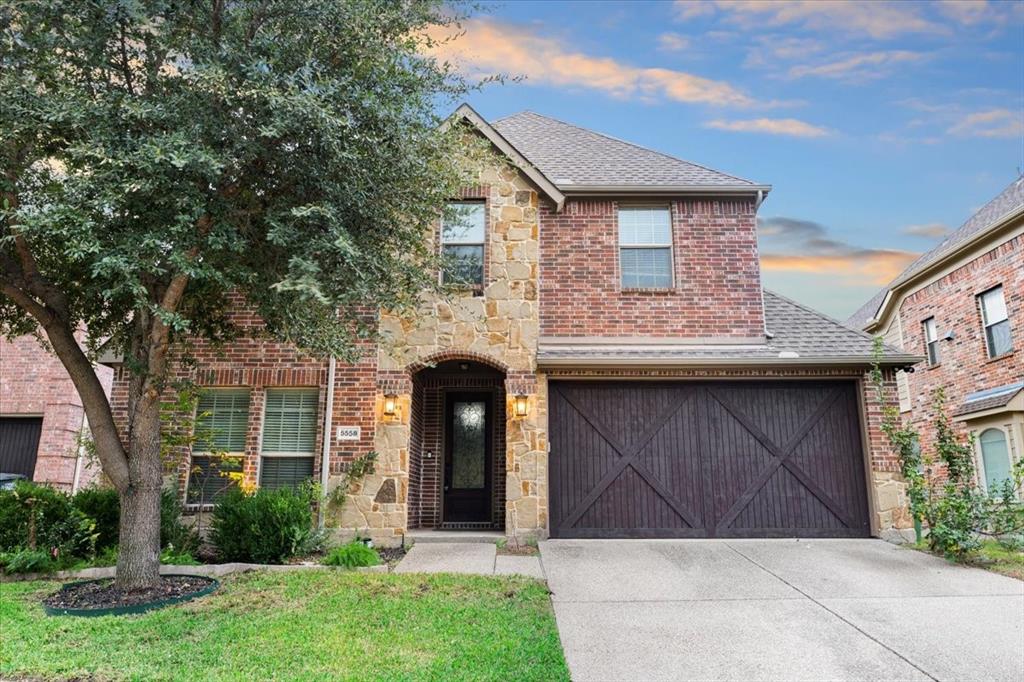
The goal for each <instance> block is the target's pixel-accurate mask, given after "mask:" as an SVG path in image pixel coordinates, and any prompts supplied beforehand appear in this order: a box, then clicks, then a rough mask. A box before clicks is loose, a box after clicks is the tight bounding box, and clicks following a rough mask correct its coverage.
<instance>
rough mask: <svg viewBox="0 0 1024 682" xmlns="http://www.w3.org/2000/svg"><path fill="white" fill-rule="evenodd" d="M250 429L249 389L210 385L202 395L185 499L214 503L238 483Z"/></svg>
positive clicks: (187, 500)
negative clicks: (216, 387) (214, 387)
mask: <svg viewBox="0 0 1024 682" xmlns="http://www.w3.org/2000/svg"><path fill="white" fill-rule="evenodd" d="M248 430H249V389H247V388H242V389H209V390H206V391H204V392H203V393H202V395H200V396H199V403H198V405H197V406H196V420H195V429H194V431H193V437H194V439H195V441H194V442H193V444H192V461H191V468H190V470H189V476H188V487H187V488H186V495H185V501H186V503H188V504H196V505H207V504H214V503H216V502H217V500H219V499H220V498H221V497H222V496H223V495H224V494H225V493H227V491H228V490H230V489H231V488H232V487H234V486H236V485H237V480H236V479H237V476H235V477H232V475H231V474H238V473H241V471H242V462H243V460H244V458H245V436H246V433H247V432H248Z"/></svg>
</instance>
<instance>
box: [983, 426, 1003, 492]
mask: <svg viewBox="0 0 1024 682" xmlns="http://www.w3.org/2000/svg"><path fill="white" fill-rule="evenodd" d="M978 443H979V444H980V445H981V464H982V468H983V469H984V470H985V471H984V473H985V489H986V490H988V492H990V493H998V492H1000V491H1002V489H1003V484H1004V483H1005V482H1006V481H1007V480H1008V479H1009V478H1010V450H1009V449H1008V448H1007V447H1006V434H1005V433H1003V432H1002V430H1001V429H986V430H984V431H982V432H981V437H980V438H979V439H978Z"/></svg>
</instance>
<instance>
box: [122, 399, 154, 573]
mask: <svg viewBox="0 0 1024 682" xmlns="http://www.w3.org/2000/svg"><path fill="white" fill-rule="evenodd" d="M133 383H135V382H133ZM140 383H142V382H138V383H135V385H136V386H138V385H139V384H140ZM140 388H141V387H140ZM151 393H153V392H152V391H148V392H147V393H146V394H144V395H142V396H140V397H139V400H138V401H131V402H134V403H135V405H136V406H137V408H138V409H137V411H136V412H135V413H134V414H130V415H129V419H130V420H131V425H130V427H129V432H130V433H131V440H130V443H129V450H128V477H129V483H128V487H127V489H126V490H123V491H121V493H120V497H121V523H120V543H121V544H120V547H119V551H118V556H117V578H116V584H117V587H119V588H121V589H123V590H137V589H141V588H145V587H150V586H152V585H155V584H156V583H157V581H158V580H159V578H160V489H161V486H162V484H163V476H162V464H161V461H160V401H159V399H158V398H157V397H155V396H154V395H151Z"/></svg>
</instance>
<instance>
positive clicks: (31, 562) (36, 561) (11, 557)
mask: <svg viewBox="0 0 1024 682" xmlns="http://www.w3.org/2000/svg"><path fill="white" fill-rule="evenodd" d="M0 569H3V572H4V573H8V574H12V575H13V574H15V573H51V572H53V571H55V570H57V562H55V561H54V560H53V559H52V558H51V557H50V553H49V552H47V551H44V550H41V549H21V550H18V551H17V552H6V553H4V554H0Z"/></svg>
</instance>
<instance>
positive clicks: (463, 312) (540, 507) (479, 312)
mask: <svg viewBox="0 0 1024 682" xmlns="http://www.w3.org/2000/svg"><path fill="white" fill-rule="evenodd" d="M461 198H462V199H464V200H480V201H483V202H484V205H485V216H486V223H485V225H486V227H485V249H484V286H483V287H482V288H481V289H479V290H473V289H467V290H462V291H456V292H453V293H452V294H451V296H450V297H447V298H439V297H435V296H432V295H431V296H425V297H424V299H423V302H422V306H421V308H420V310H419V311H418V312H417V314H416V315H414V316H412V317H411V318H409V319H401V318H399V317H396V316H395V315H392V314H388V313H384V314H382V315H381V320H380V331H381V337H382V338H381V340H380V343H379V346H378V350H377V358H376V362H377V391H376V396H375V400H374V414H375V415H376V431H375V436H374V450H375V451H376V452H377V456H378V459H377V464H376V471H375V473H374V474H372V475H370V476H367V477H366V478H365V479H364V480H363V481H362V482H359V483H357V484H356V485H355V486H354V487H353V490H352V491H351V492H350V494H349V496H348V501H347V503H346V505H345V508H344V510H342V512H341V513H340V515H339V518H338V524H339V526H340V527H342V528H345V529H355V530H357V531H358V532H360V533H362V534H364V535H369V536H370V537H373V538H374V539H375V540H376V541H378V542H382V543H385V544H390V543H393V542H395V541H396V540H399V539H400V538H401V536H402V535H404V534H405V533H406V532H407V530H408V526H407V522H408V518H409V498H410V493H409V481H410V470H411V468H412V466H413V465H414V462H413V461H412V460H413V459H414V458H415V457H417V456H418V453H416V452H415V451H414V449H413V439H412V414H413V405H412V395H413V378H414V375H415V373H416V372H417V371H419V370H421V369H423V368H426V367H430V366H433V365H435V364H437V363H439V362H443V361H446V360H472V361H476V362H480V363H483V364H485V365H489V366H491V367H494V368H496V369H498V370H500V371H502V372H503V373H504V374H505V395H506V401H507V403H506V406H505V411H504V412H505V415H506V419H505V439H504V440H505V481H504V489H505V497H506V505H505V529H506V532H508V533H516V534H520V535H537V534H538V533H542V532H543V529H545V528H546V526H547V469H546V464H547V437H546V429H545V426H546V403H547V400H546V396H545V392H544V388H545V385H544V382H543V381H538V378H537V342H538V337H539V333H540V304H539V296H538V289H539V269H540V224H539V206H538V203H539V197H538V194H537V191H536V189H534V187H533V186H532V185H531V184H530V183H529V182H528V181H527V180H526V179H525V177H523V176H522V174H520V173H519V172H518V171H516V170H515V169H513V168H511V167H509V166H508V165H507V164H504V163H503V162H501V161H500V160H499V159H497V158H495V160H494V163H493V165H491V166H490V167H488V168H484V169H482V170H481V172H480V175H479V182H478V183H477V184H476V185H475V186H471V187H467V188H465V189H464V190H463V193H462V197H461ZM388 394H393V395H395V396H397V401H398V409H397V411H396V414H395V415H394V416H392V417H387V416H385V415H384V410H383V403H384V397H385V395H388ZM516 395H527V396H529V406H530V409H529V411H528V414H527V416H526V417H516V416H515V411H514V409H513V406H512V401H513V399H514V396H516ZM332 484H334V485H336V484H337V481H336V480H335V481H333V482H332ZM382 491H384V492H383V493H382Z"/></svg>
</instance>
